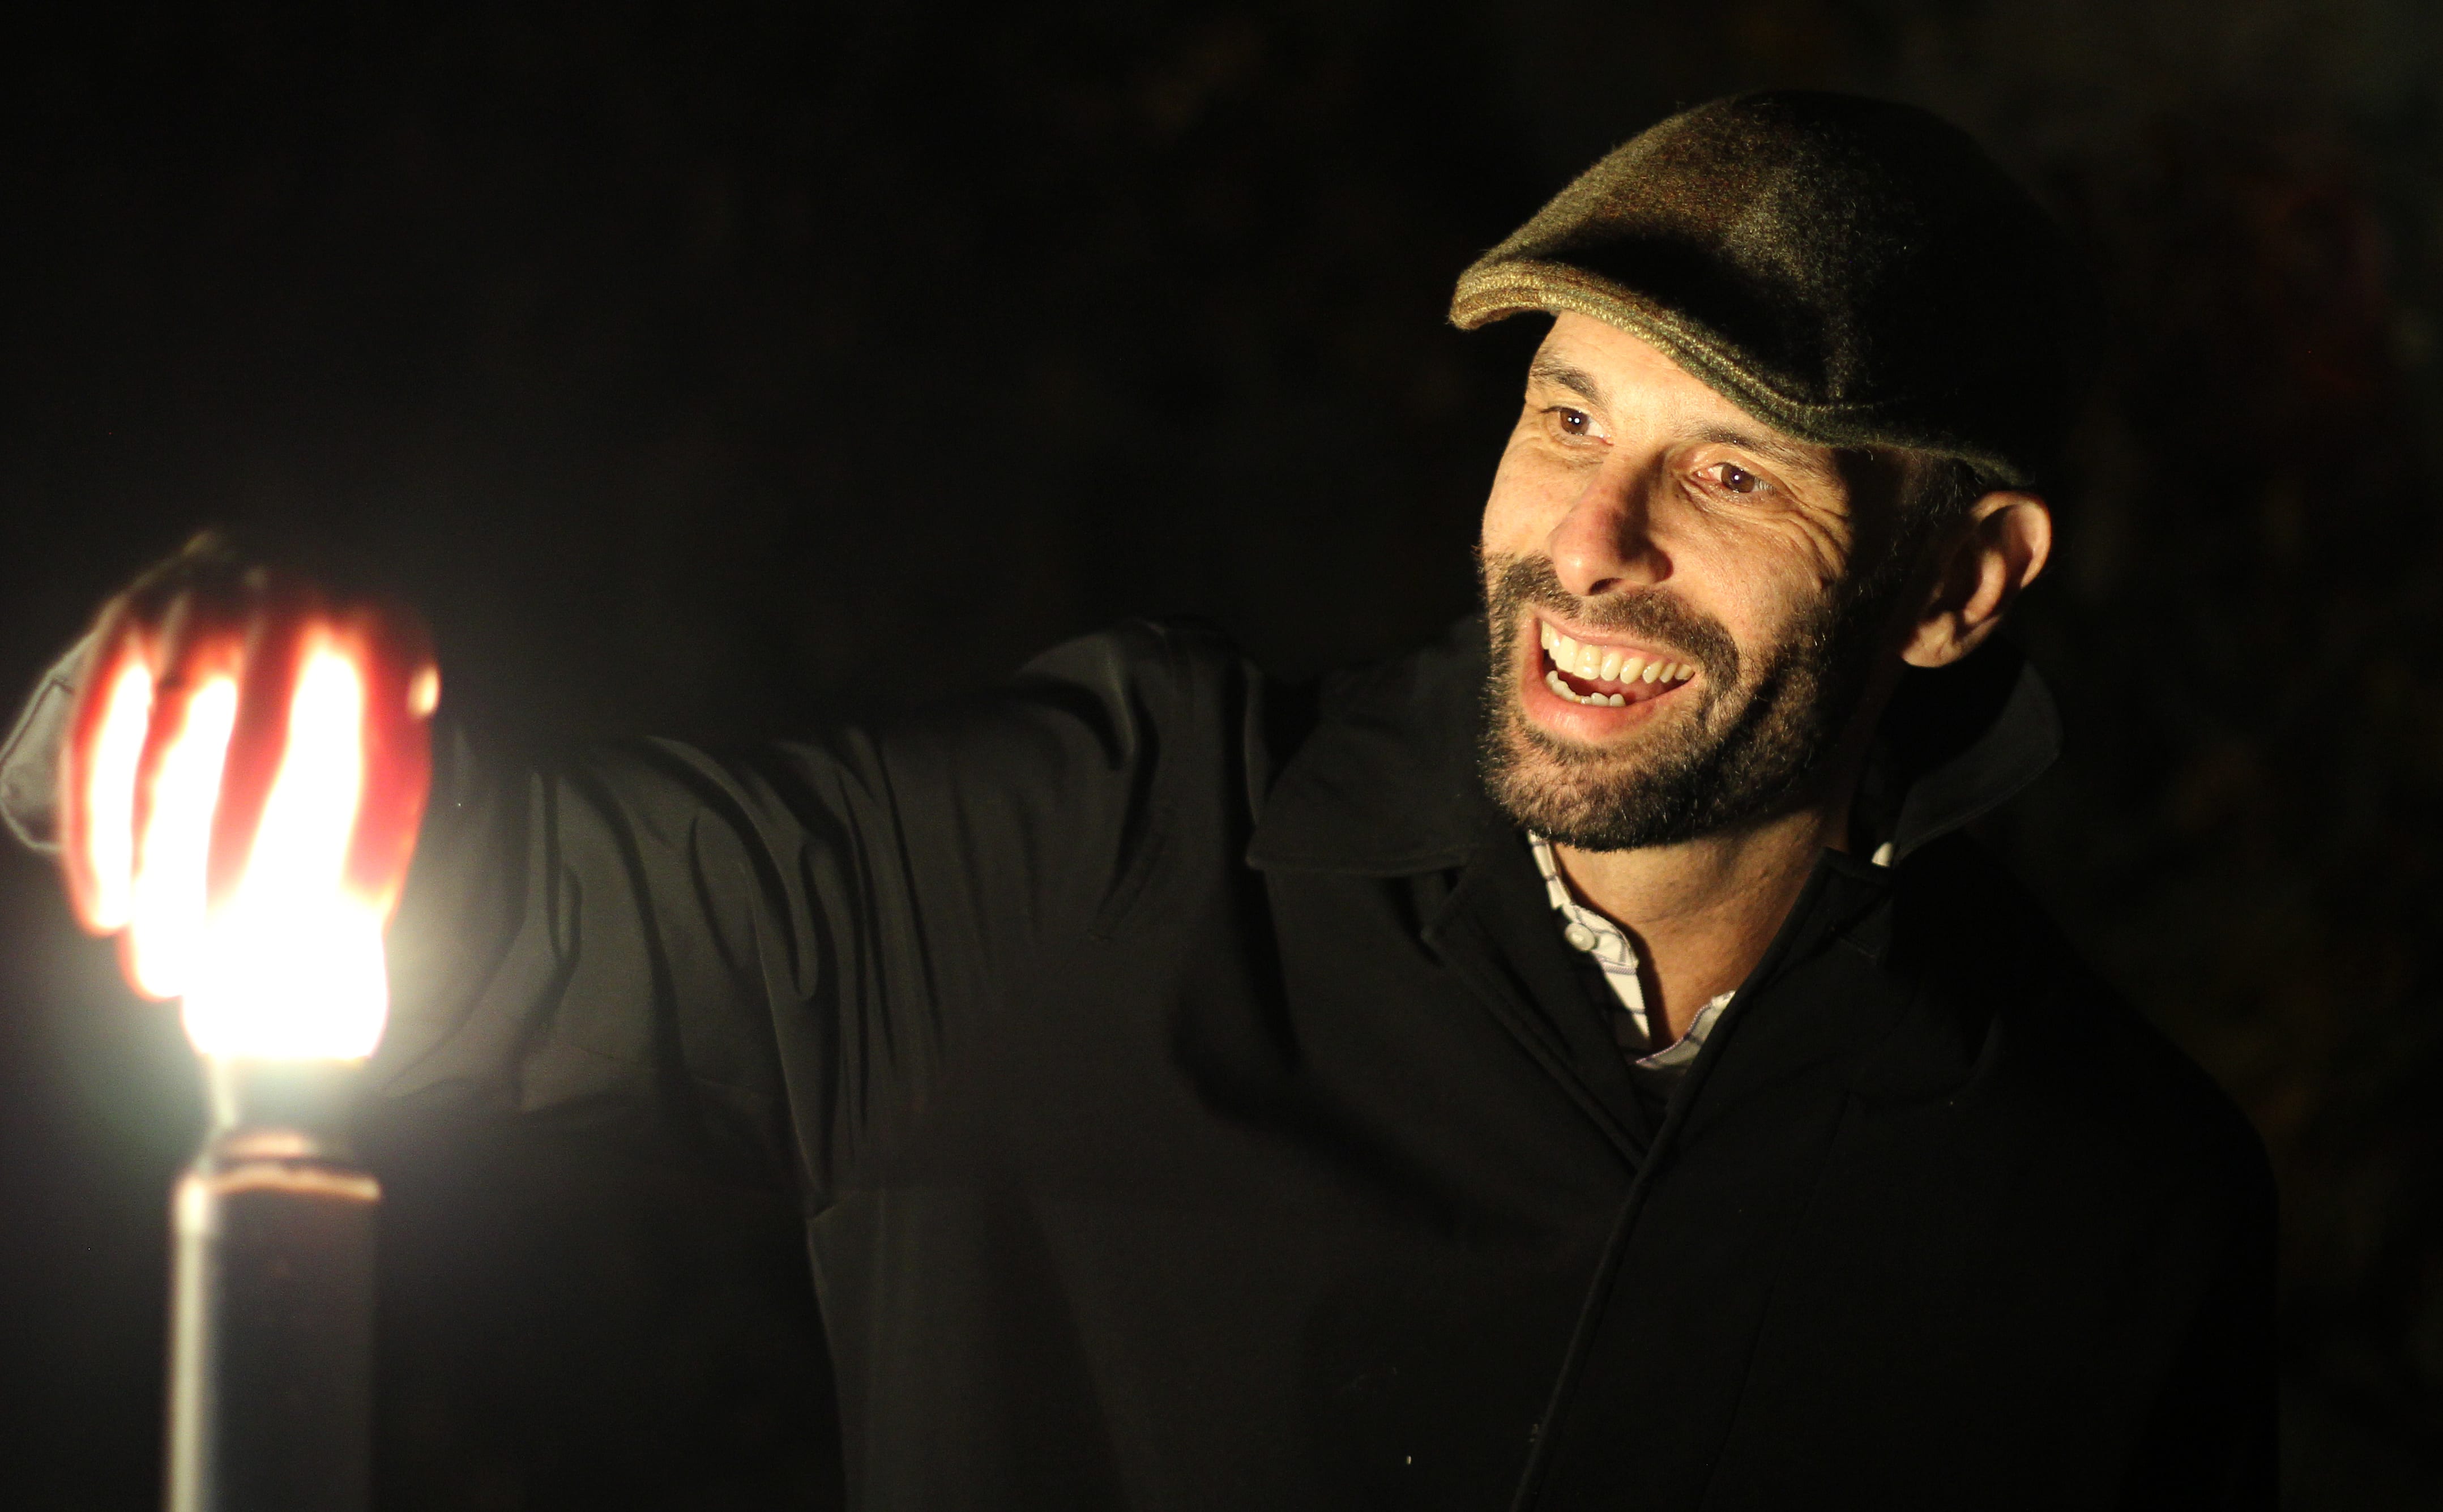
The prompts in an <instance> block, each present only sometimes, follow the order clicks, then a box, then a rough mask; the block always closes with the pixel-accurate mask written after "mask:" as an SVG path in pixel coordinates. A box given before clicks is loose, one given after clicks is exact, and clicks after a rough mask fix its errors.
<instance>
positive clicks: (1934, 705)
mask: <svg viewBox="0 0 2443 1512" xmlns="http://www.w3.org/2000/svg"><path fill="white" fill-rule="evenodd" d="M1486 655H1487V653H1486V644H1485V632H1484V622H1483V620H1482V618H1478V617H1471V618H1466V619H1462V620H1460V621H1459V622H1458V623H1457V624H1455V625H1453V626H1452V627H1451V628H1450V630H1449V631H1448V632H1446V633H1445V634H1444V635H1443V636H1442V638H1441V639H1440V640H1438V641H1437V642H1435V643H1434V644H1432V645H1430V646H1428V647H1426V648H1424V650H1422V651H1420V652H1416V653H1414V654H1412V655H1406V656H1402V657H1398V658H1395V659H1393V660H1390V661H1386V662H1378V663H1374V664H1372V665H1370V666H1367V667H1360V668H1356V669H1353V670H1351V671H1349V672H1345V673H1333V674H1332V675H1331V676H1329V677H1327V678H1326V679H1325V681H1324V684H1323V686H1322V688H1321V689H1320V690H1319V694H1318V704H1317V712H1316V721H1315V725H1314V727H1313V731H1312V733H1310V734H1309V735H1308V737H1307V739H1306V740H1305V742H1304V744H1303V745H1302V746H1300V747H1299V748H1298V749H1297V750H1296V751H1295V753H1293V754H1289V756H1288V763H1287V765H1286V766H1284V767H1283V768H1281V773H1280V777H1279V779H1278V781H1277V782H1276V783H1275V784H1273V786H1272V790H1271V792H1270V793H1269V794H1268V795H1266V797H1265V800H1264V803H1263V809H1262V813H1261V815H1260V816H1259V818H1258V821H1257V825H1256V832H1255V836H1254V838H1253V839H1251V840H1250V841H1249V843H1248V846H1247V860H1248V862H1249V864H1251V865H1253V866H1256V867H1258V868H1261V869H1263V870H1266V871H1300V872H1339V873H1345V874H1349V875H1351V876H1412V875H1415V874H1417V873H1421V872H1431V871H1444V870H1451V869H1455V868H1458V867H1460V866H1461V865H1463V864H1465V862H1466V860H1467V858H1468V856H1469V854H1470V853H1471V852H1472V851H1473V850H1474V849H1475V848H1476V847H1477V846H1478V845H1479V844H1480V843H1482V841H1483V839H1484V837H1485V835H1486V834H1487V832H1488V830H1491V829H1495V828H1497V827H1500V814H1499V811H1498V810H1497V808H1496V807H1495V805H1494V803H1493V802H1492V800H1491V799H1490V798H1488V797H1487V796H1486V794H1485V792H1484V787H1483V784H1482V783H1481V781H1480V780H1479V777H1478V775H1477V749H1476V747H1477V737H1478V731H1479V727H1480V725H1481V721H1482V714H1481V701H1482V698H1483V688H1484V680H1485V661H1486ZM2060 751H2061V719H2060V715H2059V713H2058V712H2057V710H2055V707H2054V704H2053V700H2052V694H2051V693H2050V692H2049V691H2048V690H2047V689H2046V687H2045V685H2044V681H2043V679H2042V678H2041V677H2039V676H2038V675H2037V674H2036V672H2035V669H2034V668H2033V667H2030V665H2028V663H2027V659H2026V657H2025V656H2023V655H2021V654H2020V652H2019V650H2018V648H2017V647H2015V646H2011V645H2010V644H2008V643H2006V642H2002V641H1998V640H1997V641H1995V642H1993V643H1992V644H1990V645H1988V646H1987V647H1985V648H1984V649H1983V650H1981V651H1979V652H1978V653H1977V654H1976V655H1973V656H1970V657H1969V658H1967V659H1966V660H1965V661H1963V662H1960V663H1958V664H1957V665H1956V666H1954V667H1951V668H1947V669H1945V670H1943V671H1941V672H1915V671H1913V672H1911V673H1908V674H1907V675H1906V676H1905V677H1904V678H1903V679H1902V681H1901V690H1900V691H1899V693H1898V694H1897V695H1896V696H1895V697H1894V699H1893V701H1892V706H1891V708H1890V710H1888V711H1887V712H1886V713H1885V715H1884V717H1883V724H1882V726H1881V728H1880V729H1879V731H1878V740H1877V749H1876V753H1875V756H1874V757H1873V759H1872V760H1871V761H1870V763H1869V765H1868V771H1867V775H1866V779H1865V782H1864V792H1862V794H1861V809H1862V812H1863V813H1864V816H1865V820H1866V822H1867V823H1868V824H1869V825H1870V826H1872V827H1873V828H1874V829H1875V830H1876V831H1877V832H1878V833H1880V834H1882V835H1883V836H1884V837H1886V838H1887V839H1889V840H1890V841H1891V844H1892V859H1893V862H1894V864H1898V863H1899V862H1900V861H1902V860H1905V859H1906V858H1907V857H1908V856H1909V855H1910V854H1911V853H1912V852H1915V851H1918V850H1920V849H1922V848H1923V847H1924V846H1925V845H1926V844H1927V843H1929V842H1930V841H1933V840H1935V839H1940V838H1941V837H1942V836H1944V835H1947V834H1950V833H1951V832H1952V831H1954V830H1956V829H1958V828H1960V827H1961V826H1962V825H1964V824H1966V823H1968V822H1969V821H1971V820H1974V819H1975V818H1977V817H1978V816H1979V815H1981V814H1984V813H1986V812H1988V811H1989V810H1991V809H1993V808H1994V807H1995V806H1996V805H1998V804H2000V803H2002V802H2004V801H2006V800H2007V799H2009V798H2011V796H2012V795H2013V794H2015V793H2017V792H2018V791H2019V790H2020V789H2022V788H2024V787H2026V786H2027V785H2028V784H2030V783H2032V782H2034V781H2035V780H2036V778H2037V777H2039V776H2041V775H2042V774H2043V773H2044V771H2045V769H2046V768H2047V767H2048V766H2050V765H2052V763H2053V759H2054V758H2055V757H2056V756H2057V755H2059V754H2060Z"/></svg>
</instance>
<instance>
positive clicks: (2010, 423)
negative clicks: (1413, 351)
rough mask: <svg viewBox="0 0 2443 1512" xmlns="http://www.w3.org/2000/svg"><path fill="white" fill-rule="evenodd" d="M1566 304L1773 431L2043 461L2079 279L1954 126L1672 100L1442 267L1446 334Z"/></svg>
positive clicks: (1826, 440)
mask: <svg viewBox="0 0 2443 1512" xmlns="http://www.w3.org/2000/svg"><path fill="white" fill-rule="evenodd" d="M1528 310H1543V311H1547V312H1552V313H1558V312H1560V311H1564V310H1570V311H1575V312H1576V313H1578V314H1581V315H1588V316H1591V317H1593V318H1594V319H1596V320H1600V321H1605V322H1607V323H1610V324H1613V325H1617V326H1619V327H1621V328H1623V329H1625V330H1627V331H1629V332H1631V333H1633V334H1635V335H1637V336H1639V337H1642V338H1644V340H1646V341H1651V342H1652V343H1653V344H1654V345H1655V346H1657V347H1659V348H1661V349H1662V351H1663V352H1664V353H1666V354H1668V355H1669V356H1670V357H1671V358H1672V359H1673V360H1675V361H1677V362H1679V363H1680V365H1681V367H1684V368H1686V369H1687V370H1688V371H1689V372H1690V373H1692V374H1694V375H1695V376H1696V377H1697V378H1699V379H1701V380H1703V381H1704V382H1705V383H1706V384H1708V385H1709V386H1711V387H1712V388H1714V389H1715V390H1716V391H1717V392H1718V393H1720V394H1721V395H1722V396H1724V397H1726V398H1728V399H1730V400H1731V401H1732V402H1733V403H1735V404H1736V405H1738V406H1739V407H1740V408H1741V409H1743V410H1745V411H1747V412H1748V413H1749V414H1750V415H1754V416H1756V417H1757V418H1758V419H1761V420H1763V421H1765V422H1767V423H1768V424H1771V425H1773V426H1776V427H1778V428H1780V429H1781V430H1783V431H1785V432H1788V433H1791V434H1793V435H1797V436H1800V437H1803V438H1804V439H1807V440H1809V441H1814V442H1817V443H1819V444H1821V445H1825V446H1835V447H1906V448H1910V449H1914V450H1917V451H1922V452H1935V453H1938V454H1940V455H1946V456H1953V457H1958V458H1962V459H1965V460H1967V461H1969V462H1972V463H1974V464H1975V465H1976V466H1978V467H1979V468H1981V469H1983V470H1985V471H1986V473H1987V474H1988V475H1989V476H1990V477H1992V478H1993V480H1994V481H1995V482H1997V483H1999V484H2002V485H2004V486H2007V487H2013V488H2027V487H2031V486H2038V485H2040V484H2041V483H2042V482H2043V481H2044V480H2045V479H2046V478H2047V477H2048V474H2049V473H2050V472H2051V470H2052V468H2053V465H2054V460H2055V458H2056V456H2057V454H2058V452H2059V451H2060V447H2061V442H2062V437H2063V433H2064V432H2065V431H2066V429H2067V427H2068V423H2069V419H2070V416H2071V413H2072V411H2073V409H2074V407H2075V405H2076V403H2077V400H2078V397H2079V392H2080V389H2081V387H2082V380H2083V378H2084V376H2085V371H2086V368H2087V363H2088V355H2089V350H2090V348H2091V345H2092V341H2091V332H2092V330H2093V326H2094V319H2095V310H2096V301H2095V298H2094V296H2093V293H2092V285H2091V284H2090V283H2089V282H2088V280H2087V279H2086V277H2085V273H2084V272H2083V270H2082V269H2081V268H2080V267H2079V266H2078V264H2077V261H2076V259H2074V258H2073V257H2072V256H2071V255H2070V254H2069V252H2068V250H2067V249H2066V246H2065V244H2064V242H2063V239H2062V237H2061V234H2060V232H2059V230H2057V228H2055V226H2054V225H2053V223H2052V222H2051V220H2050V219H2049V218H2048V216H2047V215H2046V214H2045V212H2043V211H2042V210H2040V209H2038V208H2037V206H2036V204H2035V202H2034V201H2033V200H2032V199H2030V197H2029V196H2028V194H2027V193H2026V192H2025V191H2024V190H2022V189H2021V188H2020V187H2019V186H2018V185H2017V184H2015V183H2013V182H2012V181H2011V178H2010V177H2009V175H2006V174H2004V173H2003V172H2002V170H2001V169H2000V168H1999V167H1998V166H1996V165H1995V164H1994V162H1993V159H1992V158H1990V157H1987V156H1986V155H1985V153H1984V151H1983V150H1982V149H1981V148H1979V147H1978V146H1977V145H1976V143H1975V141H1974V140H1972V139H1971V138H1969V136H1968V134H1967V133H1965V132H1963V131H1961V130H1959V129H1958V128H1957V127H1956V126H1953V125H1951V124H1949V123H1948V122H1946V121H1944V120H1940V119H1939V118H1938V117H1936V116H1933V115H1930V114H1928V113H1927V112H1925V111H1922V110H1919V109H1917V108H1915V107H1913V106H1909V105H1899V104H1893V103H1890V102H1888V101H1879V100H1866V99H1862V98H1859V97H1857V96H1854V95H1838V94H1825V93H1816V92H1811V91H1795V90H1786V91H1773V92H1768V93H1760V94H1748V95H1735V96H1732V97H1730V98H1728V99H1724V100H1717V101H1711V102H1710V103H1707V104H1702V105H1699V106H1697V107H1696V108H1695V109H1693V110H1688V111H1685V112H1682V113H1681V114H1680V115H1677V116H1673V117H1671V118H1670V119H1669V120H1664V121H1662V122H1661V123H1660V124H1657V125H1655V126H1653V127H1651V128H1649V129H1647V130H1646V131H1644V133H1642V134H1640V135H1639V136H1637V137H1636V138H1632V139H1631V140H1630V141H1628V142H1627V143H1626V145H1624V146H1621V147H1619V148H1617V149H1615V150H1614V151H1613V152H1612V153H1611V154H1609V155H1608V156H1607V157H1605V158H1604V159H1603V160H1602V161H1601V162H1598V163H1596V164H1595V165H1594V166H1593V167H1592V168H1590V169H1589V170H1587V171H1586V172H1585V173H1584V174H1582V175H1579V176H1578V178H1577V180H1576V181H1575V182H1574V183H1572V184H1570V186H1569V187H1568V188H1567V189H1564V190H1562V191H1561V192H1560V194H1557V195H1555V196H1553V198H1552V203H1550V204H1548V205H1546V206H1545V207H1544V208H1543V209H1542V210H1541V211H1538V212H1536V214H1535V217H1534V219H1533V220H1530V221H1529V222H1528V223H1527V224H1526V225H1525V226H1523V227H1520V228H1519V230H1517V232H1516V233H1515V234H1514V235H1513V236H1512V237H1511V238H1510V239H1509V240H1508V241H1505V242H1503V243H1502V244H1501V245H1500V246H1498V247H1497V248H1495V249H1493V250H1492V251H1490V252H1487V253H1486V254H1485V255H1484V256H1483V257H1481V258H1479V259H1478V260H1477V262H1476V263H1475V265H1474V266H1472V267H1469V268H1468V270H1467V271H1466V272H1464V273H1462V274H1461V275H1460V281H1459V288H1458V291H1457V292H1456V294H1455V295H1454V296H1453V297H1452V300H1451V320H1452V322H1453V323H1456V324H1458V325H1460V326H1461V327H1462V328H1465V329H1470V330H1473V329H1474V328H1476V327H1477V326H1479V325H1482V324H1485V323H1488V322H1491V321H1497V320H1500V319H1501V318H1503V317H1504V316H1508V315H1515V314H1518V313H1521V312H1522V311H1528Z"/></svg>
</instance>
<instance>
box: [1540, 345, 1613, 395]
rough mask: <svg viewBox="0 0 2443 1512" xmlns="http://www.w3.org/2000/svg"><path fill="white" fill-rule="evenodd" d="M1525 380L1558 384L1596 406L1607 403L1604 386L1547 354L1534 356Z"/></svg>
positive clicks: (1590, 375) (1583, 370) (1587, 373)
mask: <svg viewBox="0 0 2443 1512" xmlns="http://www.w3.org/2000/svg"><path fill="white" fill-rule="evenodd" d="M1527 378H1528V379H1529V381H1531V382H1536V381H1540V382H1545V383H1558V384H1559V385H1561V387H1563V388H1565V389H1568V390H1570V392H1571V393H1573V394H1577V395H1579V396H1583V397H1586V398H1589V399H1592V400H1593V401H1594V402H1595V403H1597V404H1605V403H1607V402H1608V401H1607V396H1606V395H1605V394H1604V386H1603V385H1602V384H1601V383H1598V382H1596V381H1595V378H1594V375H1593V374H1591V373H1589V372H1587V371H1586V370H1585V369H1583V368H1576V367H1571V366H1570V364H1569V363H1567V362H1564V361H1562V360H1560V359H1559V358H1557V357H1554V356H1552V354H1550V353H1549V352H1538V353H1536V354H1535V360H1534V362H1533V363H1530V364H1529V365H1528V368H1527Z"/></svg>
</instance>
